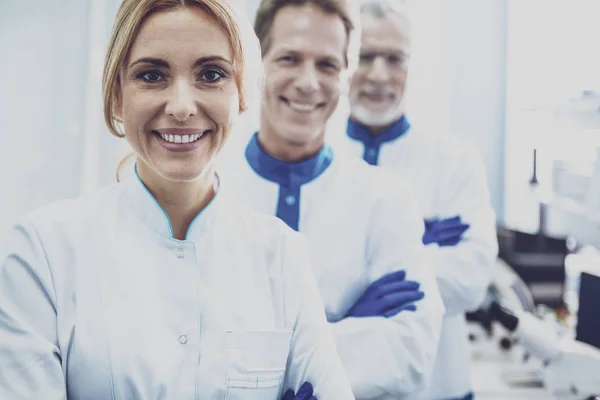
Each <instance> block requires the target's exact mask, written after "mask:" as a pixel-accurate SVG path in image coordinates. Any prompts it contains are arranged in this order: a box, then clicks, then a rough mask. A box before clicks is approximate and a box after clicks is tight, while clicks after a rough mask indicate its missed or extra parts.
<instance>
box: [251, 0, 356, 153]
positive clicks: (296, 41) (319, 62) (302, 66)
mask: <svg viewBox="0 0 600 400" xmlns="http://www.w3.org/2000/svg"><path fill="white" fill-rule="evenodd" d="M270 37H271V43H270V46H269V49H268V51H267V53H266V54H265V56H264V57H263V60H264V61H263V63H264V67H265V74H266V82H265V89H264V101H265V103H264V104H263V107H262V113H263V119H264V120H265V121H266V122H267V124H268V125H269V127H270V128H271V130H272V131H273V132H272V134H273V136H275V137H277V139H281V140H283V141H285V142H287V143H289V144H293V145H297V146H304V145H310V143H312V142H315V141H321V140H322V139H323V135H324V132H325V126H326V124H327V120H328V119H329V117H330V116H331V115H332V114H333V112H334V111H335V109H336V107H337V104H338V101H339V97H340V93H341V90H342V84H343V77H344V72H345V70H346V68H347V66H346V63H345V52H346V46H347V37H346V30H345V28H344V24H343V21H342V19H341V18H340V17H339V16H337V15H335V14H328V13H325V12H324V11H322V10H320V9H319V8H317V7H314V6H310V5H308V6H287V7H284V8H283V9H281V10H280V11H279V12H278V13H277V15H276V17H275V20H274V21H273V26H272V27H271V30H270ZM261 129H262V128H261Z"/></svg>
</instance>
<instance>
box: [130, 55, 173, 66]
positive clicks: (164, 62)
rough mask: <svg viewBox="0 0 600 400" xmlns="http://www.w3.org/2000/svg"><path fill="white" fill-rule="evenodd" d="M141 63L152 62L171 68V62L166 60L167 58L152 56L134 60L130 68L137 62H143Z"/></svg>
mask: <svg viewBox="0 0 600 400" xmlns="http://www.w3.org/2000/svg"><path fill="white" fill-rule="evenodd" d="M141 63H146V64H152V65H155V66H157V67H163V68H169V63H168V62H166V61H165V60H162V59H160V58H152V57H142V58H138V59H137V60H135V61H134V62H132V63H131V64H129V68H131V67H133V66H134V65H136V64H141Z"/></svg>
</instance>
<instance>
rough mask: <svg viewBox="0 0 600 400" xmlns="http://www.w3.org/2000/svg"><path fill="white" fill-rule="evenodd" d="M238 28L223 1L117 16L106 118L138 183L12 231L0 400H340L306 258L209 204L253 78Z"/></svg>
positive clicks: (272, 233)
mask: <svg viewBox="0 0 600 400" xmlns="http://www.w3.org/2000/svg"><path fill="white" fill-rule="evenodd" d="M237 15H238V14H236V13H235V9H234V7H233V5H230V4H229V3H228V2H226V1H224V0H195V1H192V0H188V1H185V0H126V1H124V2H123V4H122V5H121V7H120V9H119V11H118V14H117V17H116V22H115V25H114V29H113V33H112V38H111V40H110V44H109V48H108V54H107V57H106V63H105V69H104V80H103V92H104V101H105V103H104V104H105V110H104V111H105V116H106V122H107V125H108V127H109V129H110V131H111V132H112V133H113V134H115V135H117V136H122V137H124V138H125V139H126V140H127V141H128V142H129V144H130V145H131V147H132V148H133V151H134V153H135V154H136V158H137V160H136V164H135V176H136V178H135V179H132V180H130V181H128V182H124V183H119V184H115V185H114V186H111V187H108V188H105V189H103V190H101V191H99V192H96V193H94V194H92V195H89V196H86V197H82V198H78V199H73V200H64V201H61V202H58V203H56V204H53V205H50V206H47V207H45V208H43V209H41V210H38V211H36V212H33V213H31V214H30V215H28V216H27V217H26V218H25V219H24V220H23V221H22V222H21V223H19V224H18V225H16V227H15V228H14V230H13V232H12V237H11V241H10V243H9V247H8V256H7V258H6V259H5V260H4V261H3V262H2V264H1V267H0V398H1V399H24V398H28V399H49V400H51V399H65V398H67V399H98V400H106V399H144V400H150V399H190V400H192V399H203V400H205V399H206V400H208V399H228V400H237V399H240V400H241V399H247V400H251V399H254V400H258V399H260V400H269V399H273V400H275V399H279V398H280V397H281V396H282V394H283V393H284V392H287V394H286V398H290V399H309V398H312V399H314V398H320V399H321V400H329V399H332V400H339V399H352V398H353V396H352V394H351V391H350V386H349V384H348V382H347V380H346V377H345V375H344V372H343V369H342V366H341V363H340V360H339V358H338V356H337V355H336V353H335V350H334V349H335V346H334V344H333V341H332V339H331V336H330V332H329V331H328V326H327V322H326V320H325V315H324V312H323V307H322V304H321V299H320V297H319V292H318V289H317V286H316V283H315V281H314V278H313V277H312V275H310V270H311V268H310V266H309V265H308V263H309V261H308V257H307V254H306V244H305V243H304V241H303V240H302V239H301V238H300V237H299V236H298V234H296V233H295V232H293V231H292V230H291V229H288V228H287V227H286V226H285V225H284V224H283V223H282V222H280V221H278V220H276V219H275V218H271V217H267V216H260V215H259V214H255V213H253V212H251V211H246V210H242V209H236V208H233V207H232V206H230V205H228V204H226V203H225V201H224V200H223V199H221V198H220V197H222V196H219V194H218V191H219V184H220V182H219V180H218V177H217V176H216V175H215V173H214V169H213V160H214V158H215V156H216V155H217V154H218V153H219V151H220V150H221V149H222V147H223V145H224V144H225V142H226V141H227V139H228V136H229V134H230V132H231V126H232V124H233V122H234V121H235V120H236V117H237V116H238V115H239V114H240V113H241V112H242V111H244V110H245V109H246V108H247V106H248V102H249V101H251V92H252V91H251V89H252V87H253V86H256V84H255V83H256V81H257V77H258V71H259V70H260V53H259V49H258V46H257V44H256V38H255V37H254V36H253V33H252V30H251V28H250V27H249V26H247V23H245V22H244V19H243V18H242V17H238V16H237ZM121 126H122V128H123V129H122V132H121V129H120V127H121ZM223 185H227V182H223ZM304 382H309V383H310V384H312V387H313V388H314V392H313V390H310V385H303V383H304ZM301 386H304V388H309V390H308V391H304V390H299V388H301ZM288 390H289V391H288ZM293 392H296V393H297V394H294V393H293Z"/></svg>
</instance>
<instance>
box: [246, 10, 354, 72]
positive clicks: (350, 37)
mask: <svg viewBox="0 0 600 400" xmlns="http://www.w3.org/2000/svg"><path fill="white" fill-rule="evenodd" d="M355 3H356V0H262V1H261V2H260V6H259V7H258V12H257V14H256V19H255V20H254V32H255V33H256V36H258V40H259V42H260V46H261V51H262V55H263V56H264V55H265V54H266V53H267V52H268V51H269V47H270V46H271V35H270V33H271V26H273V21H275V16H276V15H277V13H278V12H279V11H280V10H281V9H282V8H284V7H288V6H296V7H301V6H304V5H313V6H315V7H318V8H320V9H321V10H323V11H324V12H325V13H327V14H334V15H337V16H339V17H340V18H341V19H342V22H343V23H344V28H345V30H346V37H347V43H346V54H345V55H344V58H345V62H346V66H347V67H348V68H349V69H354V67H355V65H356V63H357V62H358V51H359V46H360V32H359V31H360V20H359V12H358V7H356V4H355Z"/></svg>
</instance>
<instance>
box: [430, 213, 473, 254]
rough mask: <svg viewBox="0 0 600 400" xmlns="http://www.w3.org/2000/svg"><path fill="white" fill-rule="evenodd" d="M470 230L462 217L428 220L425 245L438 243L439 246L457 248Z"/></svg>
mask: <svg viewBox="0 0 600 400" xmlns="http://www.w3.org/2000/svg"><path fill="white" fill-rule="evenodd" d="M467 229H469V224H465V223H463V222H462V221H461V219H460V216H456V217H452V218H445V219H438V218H433V219H426V220H425V233H424V234H423V244H431V243H437V245H438V246H440V247H443V246H456V245H457V244H458V243H459V242H460V240H461V239H462V237H463V233H465V231H466V230H467Z"/></svg>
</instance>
